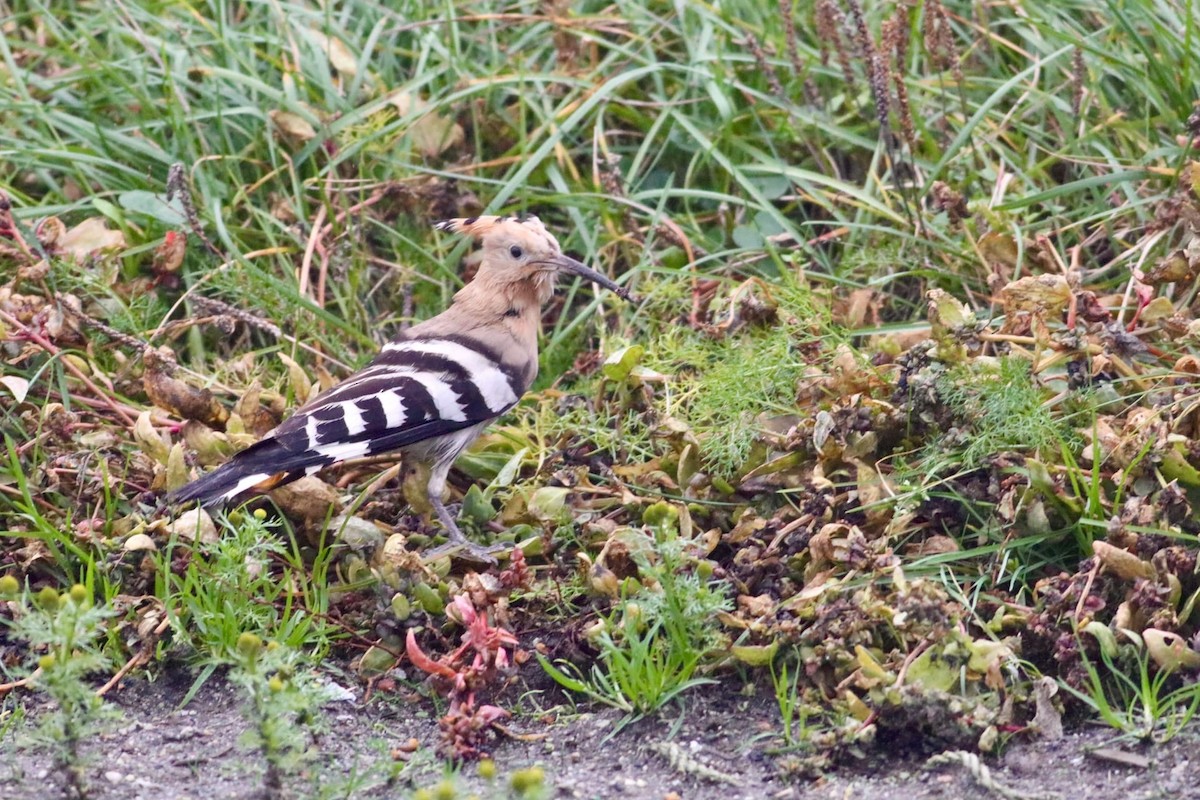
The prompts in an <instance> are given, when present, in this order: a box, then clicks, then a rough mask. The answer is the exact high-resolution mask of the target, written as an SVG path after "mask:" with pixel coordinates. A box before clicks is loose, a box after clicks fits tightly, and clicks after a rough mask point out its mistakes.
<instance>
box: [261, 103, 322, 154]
mask: <svg viewBox="0 0 1200 800" xmlns="http://www.w3.org/2000/svg"><path fill="white" fill-rule="evenodd" d="M267 116H268V117H270V118H271V122H272V123H273V124H274V126H275V133H276V135H277V136H278V137H279V138H280V139H281V140H282V141H283V142H284V143H286V144H289V145H291V146H293V147H295V146H298V145H302V144H304V143H305V142H307V141H309V140H310V139H315V138H316V137H317V129H316V128H314V127H313V126H312V123H310V122H309V121H308V120H306V119H305V118H304V117H302V116H300V115H299V114H294V113H292V112H291V111H279V110H277V109H276V110H272V111H271V112H269V113H268V114H267Z"/></svg>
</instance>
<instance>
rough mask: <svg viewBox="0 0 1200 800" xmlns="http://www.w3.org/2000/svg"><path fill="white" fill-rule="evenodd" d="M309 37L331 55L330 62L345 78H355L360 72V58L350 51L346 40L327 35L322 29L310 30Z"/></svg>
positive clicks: (326, 53) (327, 54)
mask: <svg viewBox="0 0 1200 800" xmlns="http://www.w3.org/2000/svg"><path fill="white" fill-rule="evenodd" d="M308 35H309V37H311V38H312V40H313V41H314V42H316V44H317V46H318V47H319V48H321V51H322V52H323V53H325V55H326V56H328V57H329V64H330V66H332V67H333V68H334V69H335V70H337V71H338V74H339V75H341V76H342V77H343V78H353V77H354V76H355V75H357V74H358V59H356V58H355V57H354V54H353V53H351V52H350V48H349V47H347V46H346V44H345V42H343V41H342V40H341V39H338V38H337V37H334V36H326V35H325V34H324V33H322V32H321V31H317V30H310V31H308Z"/></svg>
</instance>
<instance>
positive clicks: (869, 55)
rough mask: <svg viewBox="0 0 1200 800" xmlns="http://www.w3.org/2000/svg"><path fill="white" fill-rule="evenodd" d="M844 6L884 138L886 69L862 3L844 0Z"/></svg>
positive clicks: (888, 98)
mask: <svg viewBox="0 0 1200 800" xmlns="http://www.w3.org/2000/svg"><path fill="white" fill-rule="evenodd" d="M846 6H847V7H848V8H849V9H850V16H851V18H852V19H853V21H854V43H855V44H856V45H857V46H858V51H859V52H860V53H862V56H863V65H864V66H865V67H866V70H867V83H868V85H869V86H870V87H871V97H872V98H874V100H875V118H876V119H877V120H878V121H879V127H880V132H881V135H882V136H884V137H885V138H886V137H887V135H888V131H889V130H891V123H890V119H889V118H890V108H891V102H890V101H891V92H890V91H888V79H887V69H886V68H885V67H884V65H883V58H882V57H881V56H880V55H879V50H878V48H876V47H875V42H874V40H873V39H872V38H871V32H870V31H869V30H867V20H866V17H865V16H864V14H863V9H862V4H861V3H860V2H859V0H846Z"/></svg>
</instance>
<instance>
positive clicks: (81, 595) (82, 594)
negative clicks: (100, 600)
mask: <svg viewBox="0 0 1200 800" xmlns="http://www.w3.org/2000/svg"><path fill="white" fill-rule="evenodd" d="M91 596H92V595H91V592H89V591H88V590H87V587H86V586H84V585H83V584H82V583H77V584H75V585H74V586H72V587H71V600H72V602H74V603H75V605H77V606H81V605H83V604H84V603H86V602H87V601H88V600H89V599H90V598H91Z"/></svg>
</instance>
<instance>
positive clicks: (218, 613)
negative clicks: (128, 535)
mask: <svg viewBox="0 0 1200 800" xmlns="http://www.w3.org/2000/svg"><path fill="white" fill-rule="evenodd" d="M218 521H219V524H220V526H221V529H220V532H219V535H216V536H211V537H205V536H203V535H201V536H199V538H198V539H197V540H196V541H194V542H193V543H192V545H191V548H192V549H191V552H190V557H189V558H188V560H187V566H186V567H185V568H184V569H183V571H182V574H175V573H174V572H172V570H171V569H170V568H169V566H170V564H171V559H172V558H174V557H176V555H177V554H178V552H179V551H178V549H177V548H178V545H176V546H175V547H172V548H168V549H167V550H165V551H164V553H163V556H162V558H161V564H160V568H159V570H158V572H157V575H158V579H159V581H160V584H159V596H160V597H162V598H163V601H164V605H165V607H166V609H167V610H168V613H169V614H170V615H171V619H172V625H173V627H174V629H175V631H176V634H177V636H179V637H180V639H181V640H182V641H185V642H189V643H190V644H191V647H192V649H193V651H194V654H195V655H197V656H199V657H200V658H201V659H202V660H207V661H208V662H209V663H210V667H209V669H208V670H207V672H211V669H212V666H215V665H217V664H221V663H229V662H230V660H231V659H232V658H233V656H234V654H235V650H236V645H237V641H238V637H239V636H240V635H241V633H242V632H243V631H245V630H247V629H250V630H262V631H267V632H268V634H269V635H270V636H271V637H272V638H273V639H274V640H276V641H278V642H279V643H280V644H283V645H287V646H288V647H292V648H297V649H305V650H308V651H310V652H312V653H314V654H315V655H317V656H320V655H321V654H323V653H324V652H325V651H326V650H327V648H328V647H329V641H330V632H329V631H328V630H327V628H326V626H325V624H324V622H323V621H322V620H323V618H322V614H323V612H324V611H325V609H326V608H327V605H328V589H327V587H326V586H325V582H324V574H323V572H324V570H323V564H324V563H326V562H324V561H320V560H319V561H318V562H317V564H316V568H315V570H314V571H313V572H312V573H310V572H309V569H308V568H307V567H306V566H305V565H304V563H303V560H302V559H301V558H300V555H299V553H298V552H296V551H295V550H293V549H289V547H288V544H287V542H286V540H284V539H283V538H281V537H280V535H279V532H278V531H277V530H276V523H274V522H271V521H269V520H267V519H266V517H265V515H263V514H261V513H255V514H245V513H242V512H240V511H235V512H233V513H231V514H229V515H228V516H219V517H218ZM206 538H207V539H210V541H204V540H205V539H206ZM281 568H282V569H283V573H282V574H280V571H279V570H280V569H281Z"/></svg>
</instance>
